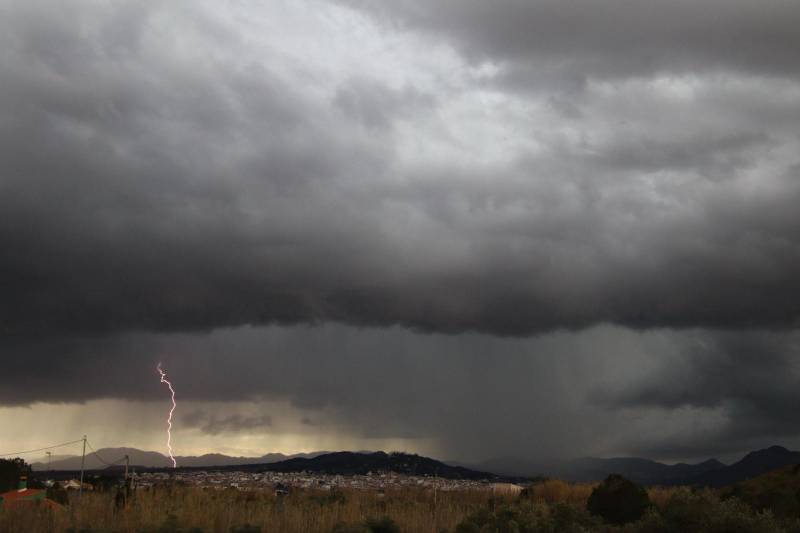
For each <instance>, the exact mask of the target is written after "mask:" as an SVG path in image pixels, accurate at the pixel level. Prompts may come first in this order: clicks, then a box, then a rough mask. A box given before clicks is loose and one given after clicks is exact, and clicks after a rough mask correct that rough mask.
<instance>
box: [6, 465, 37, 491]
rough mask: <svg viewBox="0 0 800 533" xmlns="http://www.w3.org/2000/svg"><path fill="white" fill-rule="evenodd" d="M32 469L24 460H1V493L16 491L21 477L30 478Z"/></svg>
mask: <svg viewBox="0 0 800 533" xmlns="http://www.w3.org/2000/svg"><path fill="white" fill-rule="evenodd" d="M30 474H31V467H30V466H29V465H27V464H26V463H25V461H23V460H22V459H20V458H19V457H17V458H16V459H0V492H7V491H9V490H14V489H16V488H17V487H18V486H19V478H20V476H23V475H25V476H28V477H30Z"/></svg>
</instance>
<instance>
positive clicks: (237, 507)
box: [0, 487, 512, 533]
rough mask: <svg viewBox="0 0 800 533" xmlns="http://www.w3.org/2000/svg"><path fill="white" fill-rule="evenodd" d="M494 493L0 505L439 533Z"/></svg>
mask: <svg viewBox="0 0 800 533" xmlns="http://www.w3.org/2000/svg"><path fill="white" fill-rule="evenodd" d="M490 496H491V493H490V492H477V491H476V492H439V493H438V494H437V495H436V503H435V505H434V495H433V493H432V492H430V491H422V490H414V491H411V490H409V491H397V492H387V493H386V494H385V495H383V496H381V495H379V494H378V493H376V492H368V491H343V492H336V493H329V492H308V491H305V492H295V493H293V494H290V495H288V496H283V497H276V496H274V495H272V494H271V493H270V492H267V491H258V492H239V491H235V490H224V491H216V490H203V489H195V488H187V487H175V488H173V489H157V490H153V491H142V492H139V493H138V494H137V495H136V497H135V498H134V499H133V500H132V501H131V502H129V504H128V505H127V506H126V507H125V508H124V509H117V508H116V507H115V505H114V498H113V496H112V495H111V494H103V493H98V494H92V493H88V494H84V497H83V501H82V502H80V503H78V502H74V503H73V504H72V505H70V506H69V507H67V508H65V509H64V510H63V511H50V510H49V509H46V508H41V507H39V508H37V507H31V508H21V509H8V510H4V511H0V531H1V532H3V533H5V532H15V533H17V532H23V531H24V532H30V533H40V532H42V533H44V532H50V531H53V532H66V531H70V530H73V531H82V530H85V531H91V532H100V531H102V532H105V531H113V532H120V533H122V532H150V531H152V532H160V531H178V530H180V531H191V530H192V528H196V529H197V530H202V531H203V532H206V533H208V532H225V533H228V532H230V531H236V529H237V528H244V526H246V525H251V526H256V527H261V531H262V532H264V533H271V532H281V533H301V532H302V533H312V532H313V533H318V532H325V533H327V532H330V531H331V530H332V529H333V527H334V526H335V525H336V524H337V523H340V522H345V523H355V522H360V521H363V520H365V519H367V518H377V517H384V516H388V517H390V518H391V519H393V520H394V521H395V522H396V523H397V524H398V526H400V528H401V530H402V531H414V532H417V531H418V532H421V533H425V532H431V533H439V532H440V531H441V530H442V529H447V530H450V531H452V530H453V528H454V527H455V526H456V525H457V524H458V523H459V522H460V521H461V520H463V518H464V517H465V516H466V515H468V514H469V513H470V512H473V511H474V510H475V509H478V508H480V507H482V506H486V504H487V501H488V498H489V497H490ZM510 499H512V498H511V497H509V500H510ZM176 525H177V526H178V527H179V528H180V529H176Z"/></svg>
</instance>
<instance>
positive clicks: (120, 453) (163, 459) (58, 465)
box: [31, 448, 329, 471]
mask: <svg viewBox="0 0 800 533" xmlns="http://www.w3.org/2000/svg"><path fill="white" fill-rule="evenodd" d="M326 453H329V452H324V451H320V452H312V453H297V454H293V455H284V454H282V453H268V454H266V455H262V456H260V457H231V456H229V455H223V454H220V453H208V454H205V455H187V456H176V457H175V459H176V460H177V461H178V465H179V466H186V467H209V466H234V465H248V464H256V463H259V464H264V463H276V462H278V461H285V460H287V459H296V458H311V457H316V456H318V455H322V454H326ZM126 455H127V456H128V457H130V464H131V466H138V467H145V468H168V467H170V466H172V461H170V459H169V457H167V456H165V455H163V454H161V453H158V452H148V451H143V450H138V449H136V448H100V449H99V450H97V452H96V453H90V452H88V451H87V453H86V463H85V468H86V469H87V470H102V469H104V468H106V467H107V466H108V463H114V464H121V461H120V460H121V459H122V458H123V457H125V456H126ZM31 466H32V467H33V470H34V471H45V470H47V469H48V463H47V462H46V461H37V462H34V463H32V464H31ZM49 468H50V469H51V470H79V469H80V468H81V457H80V456H79V455H66V456H58V457H56V456H53V458H52V459H51V460H50V464H49Z"/></svg>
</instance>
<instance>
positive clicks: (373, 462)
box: [257, 452, 498, 479]
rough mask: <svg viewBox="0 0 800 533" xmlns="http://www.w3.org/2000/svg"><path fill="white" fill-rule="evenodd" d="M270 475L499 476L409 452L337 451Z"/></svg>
mask: <svg viewBox="0 0 800 533" xmlns="http://www.w3.org/2000/svg"><path fill="white" fill-rule="evenodd" d="M257 466H258V465H257ZM259 469H260V470H264V471H269V472H300V471H306V472H316V473H320V474H342V475H364V474H367V473H368V472H395V473H398V474H407V475H416V476H439V477H442V478H448V479H496V478H498V476H496V475H494V474H491V473H488V472H482V471H478V470H472V469H469V468H466V467H462V466H453V465H448V464H446V463H443V462H441V461H437V460H435V459H431V458H429V457H422V456H420V455H412V454H407V453H385V452H374V453H356V452H336V453H329V454H325V455H320V456H317V457H313V458H294V459H288V460H286V461H280V462H277V463H272V464H268V465H260V468H259Z"/></svg>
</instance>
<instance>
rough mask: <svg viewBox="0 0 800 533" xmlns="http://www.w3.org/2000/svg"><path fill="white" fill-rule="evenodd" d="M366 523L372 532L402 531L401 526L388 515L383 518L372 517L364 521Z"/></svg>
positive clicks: (398, 532)
mask: <svg viewBox="0 0 800 533" xmlns="http://www.w3.org/2000/svg"><path fill="white" fill-rule="evenodd" d="M364 525H365V526H367V529H368V530H369V531H370V533H400V528H399V527H398V526H397V524H395V522H394V520H392V519H391V518H389V517H388V516H386V517H383V518H381V519H377V518H370V519H369V520H367V521H366V522H364Z"/></svg>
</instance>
